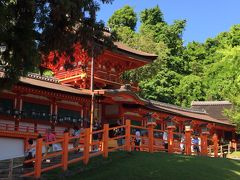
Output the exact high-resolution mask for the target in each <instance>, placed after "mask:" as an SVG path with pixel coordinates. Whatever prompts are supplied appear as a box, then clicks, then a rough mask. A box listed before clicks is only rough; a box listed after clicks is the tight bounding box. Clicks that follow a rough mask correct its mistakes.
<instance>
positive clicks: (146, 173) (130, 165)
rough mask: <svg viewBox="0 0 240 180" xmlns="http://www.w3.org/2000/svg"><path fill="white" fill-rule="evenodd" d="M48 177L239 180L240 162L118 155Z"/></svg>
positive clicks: (94, 160)
mask: <svg viewBox="0 0 240 180" xmlns="http://www.w3.org/2000/svg"><path fill="white" fill-rule="evenodd" d="M44 177H46V178H47V179H69V180H70V179H71V180H74V179H81V180H82V179H86V180H93V179H94V180H95V179H96V180H101V179H103V180H107V179H109V180H126V179H131V180H132V179H137V180H140V179H144V180H148V179H157V180H159V179H161V180H164V179H168V180H169V179H177V180H181V179H183V180H189V179H194V180H198V179H199V180H204V179H206V180H215V179H216V180H221V179H223V180H226V179H236V180H239V179H240V161H235V160H229V159H223V158H208V157H194V156H183V155H169V154H167V153H154V154H150V153H145V152H133V153H127V152H115V153H111V154H110V156H109V158H108V159H103V158H102V157H96V158H93V159H90V163H89V164H88V165H87V166H84V165H83V164H82V163H78V164H74V165H72V166H70V167H69V171H68V172H66V173H65V175H63V174H61V171H60V170H54V171H51V172H48V173H47V174H45V175H44Z"/></svg>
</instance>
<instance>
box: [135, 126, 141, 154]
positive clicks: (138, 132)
mask: <svg viewBox="0 0 240 180" xmlns="http://www.w3.org/2000/svg"><path fill="white" fill-rule="evenodd" d="M140 142H141V133H140V130H139V129H137V130H136V132H135V148H134V150H135V151H140V147H139V146H140Z"/></svg>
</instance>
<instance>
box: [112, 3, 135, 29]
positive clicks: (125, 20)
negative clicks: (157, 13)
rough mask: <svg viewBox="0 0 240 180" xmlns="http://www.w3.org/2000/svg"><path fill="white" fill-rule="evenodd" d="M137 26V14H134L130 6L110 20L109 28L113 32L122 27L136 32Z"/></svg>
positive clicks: (118, 11)
mask: <svg viewBox="0 0 240 180" xmlns="http://www.w3.org/2000/svg"><path fill="white" fill-rule="evenodd" d="M136 24H137V14H136V13H135V12H134V10H133V8H132V7H130V6H128V5H127V6H124V7H123V8H121V9H119V10H117V11H115V12H114V14H113V15H112V16H111V17H110V19H109V20H108V26H109V27H110V28H111V29H113V30H117V29H118V28H120V27H129V28H130V29H131V30H133V31H134V30H135V27H136ZM118 32H120V31H118Z"/></svg>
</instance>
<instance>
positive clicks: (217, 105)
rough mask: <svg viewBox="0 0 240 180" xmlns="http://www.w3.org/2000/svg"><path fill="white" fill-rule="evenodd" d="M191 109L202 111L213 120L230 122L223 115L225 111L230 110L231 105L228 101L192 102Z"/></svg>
mask: <svg viewBox="0 0 240 180" xmlns="http://www.w3.org/2000/svg"><path fill="white" fill-rule="evenodd" d="M192 108H195V109H203V110H205V111H206V112H207V113H208V114H209V116H211V117H213V118H215V119H218V120H221V121H224V122H230V120H229V118H228V117H227V116H226V115H225V113H224V111H225V110H226V109H231V108H232V103H231V102H229V101H206V102H204V101H194V102H192Z"/></svg>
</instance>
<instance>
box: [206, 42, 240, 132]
mask: <svg viewBox="0 0 240 180" xmlns="http://www.w3.org/2000/svg"><path fill="white" fill-rule="evenodd" d="M218 53H219V54H221V56H220V57H221V59H219V60H218V62H216V63H214V64H212V65H211V66H208V71H207V72H206V77H207V78H206V79H207V83H208V86H209V88H208V91H207V96H208V97H209V96H211V97H212V98H214V99H217V100H221V99H228V100H230V101H231V102H232V103H233V104H234V108H233V109H232V110H230V111H228V113H227V114H228V115H229V117H230V118H231V119H232V121H233V122H234V123H236V124H237V125H238V128H239V130H240V118H239V117H240V95H239V92H240V46H236V47H233V48H230V47H229V48H226V49H224V50H221V51H219V52H218Z"/></svg>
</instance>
